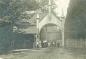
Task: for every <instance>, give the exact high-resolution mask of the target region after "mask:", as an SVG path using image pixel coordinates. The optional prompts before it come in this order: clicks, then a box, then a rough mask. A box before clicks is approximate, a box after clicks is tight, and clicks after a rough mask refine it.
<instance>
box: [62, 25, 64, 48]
mask: <svg viewBox="0 0 86 59" xmlns="http://www.w3.org/2000/svg"><path fill="white" fill-rule="evenodd" d="M63 25H64V24H63ZM62 47H64V26H63V29H62Z"/></svg>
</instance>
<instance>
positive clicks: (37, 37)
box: [36, 13, 41, 48]
mask: <svg viewBox="0 0 86 59" xmlns="http://www.w3.org/2000/svg"><path fill="white" fill-rule="evenodd" d="M39 18H40V17H39V14H38V13H37V18H36V19H37V21H36V22H37V23H36V26H37V35H36V47H39V48H40V47H41V41H40V38H39Z"/></svg>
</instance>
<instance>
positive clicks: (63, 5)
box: [54, 0, 70, 17]
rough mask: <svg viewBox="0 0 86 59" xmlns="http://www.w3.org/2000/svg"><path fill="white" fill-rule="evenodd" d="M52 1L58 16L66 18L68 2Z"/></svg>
mask: <svg viewBox="0 0 86 59" xmlns="http://www.w3.org/2000/svg"><path fill="white" fill-rule="evenodd" d="M54 1H55V4H56V6H57V8H56V9H55V11H56V13H57V14H58V16H65V17H66V15H67V9H68V6H69V3H70V0H54ZM63 14H64V15H63Z"/></svg>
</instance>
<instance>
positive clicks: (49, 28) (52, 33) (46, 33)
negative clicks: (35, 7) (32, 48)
mask: <svg viewBox="0 0 86 59" xmlns="http://www.w3.org/2000/svg"><path fill="white" fill-rule="evenodd" d="M57 27H58V26H57V25H56V24H52V23H48V24H46V25H44V26H43V27H42V29H41V31H40V33H39V34H40V40H41V42H43V41H47V42H48V43H51V42H56V43H59V44H60V45H61V41H62V37H61V36H62V33H61V30H60V28H57Z"/></svg>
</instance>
